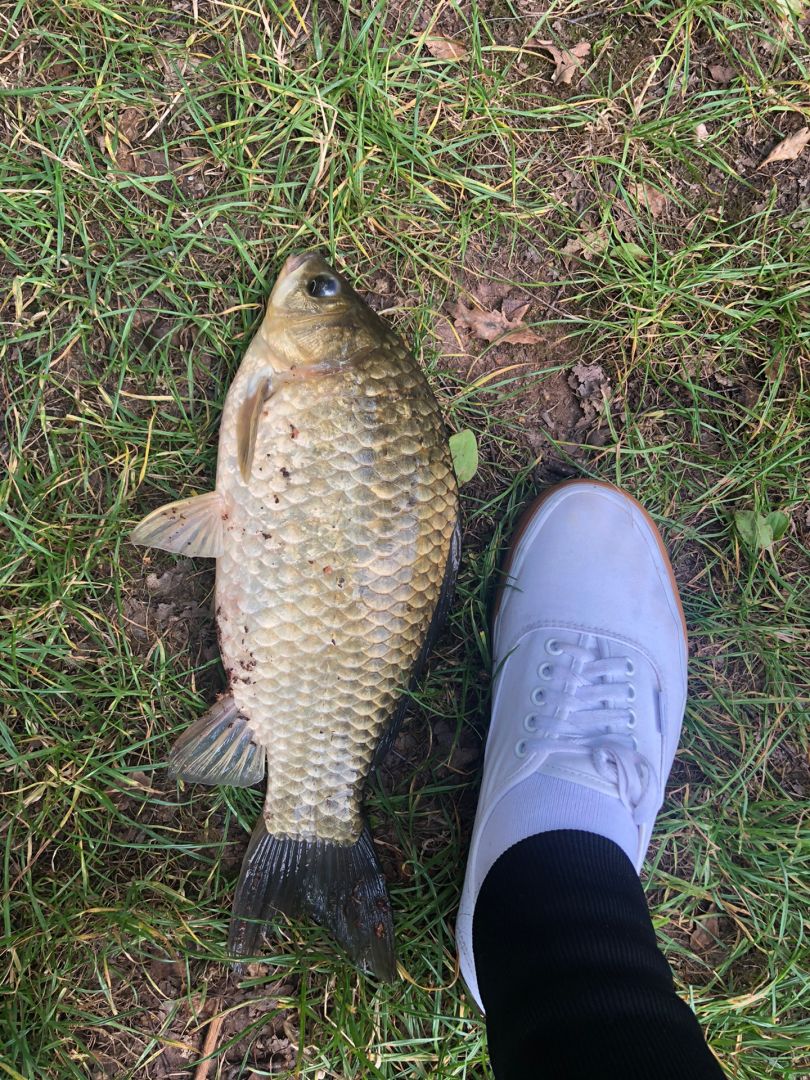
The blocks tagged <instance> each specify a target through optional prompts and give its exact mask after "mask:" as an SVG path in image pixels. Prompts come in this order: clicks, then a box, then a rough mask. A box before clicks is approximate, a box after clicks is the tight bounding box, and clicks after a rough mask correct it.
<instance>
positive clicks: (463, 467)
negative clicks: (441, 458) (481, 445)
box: [450, 428, 478, 485]
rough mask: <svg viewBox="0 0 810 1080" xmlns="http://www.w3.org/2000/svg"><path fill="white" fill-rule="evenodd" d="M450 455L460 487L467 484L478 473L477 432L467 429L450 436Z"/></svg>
mask: <svg viewBox="0 0 810 1080" xmlns="http://www.w3.org/2000/svg"><path fill="white" fill-rule="evenodd" d="M450 455H451V457H452V458H453V468H454V469H455V471H456V479H457V480H458V482H459V485H461V484H466V483H467V482H468V481H469V480H472V478H473V477H474V476H475V474H476V473H477V472H478V443H477V441H476V438H475V432H474V431H470V429H469V428H465V429H464V430H463V431H457V432H456V434H455V435H451V436H450Z"/></svg>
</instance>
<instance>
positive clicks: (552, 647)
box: [546, 637, 562, 656]
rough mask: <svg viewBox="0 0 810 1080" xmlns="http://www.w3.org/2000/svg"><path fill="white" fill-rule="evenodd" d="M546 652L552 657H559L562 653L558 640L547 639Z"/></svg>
mask: <svg viewBox="0 0 810 1080" xmlns="http://www.w3.org/2000/svg"><path fill="white" fill-rule="evenodd" d="M546 652H547V653H549V655H550V656H559V655H560V654H561V653H562V649H561V648H560V643H559V641H557V639H556V638H553V637H550V638H546Z"/></svg>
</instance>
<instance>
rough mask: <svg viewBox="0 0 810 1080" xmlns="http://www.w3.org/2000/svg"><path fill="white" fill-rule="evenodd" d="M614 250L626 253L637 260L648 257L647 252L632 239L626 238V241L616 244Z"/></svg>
mask: <svg viewBox="0 0 810 1080" xmlns="http://www.w3.org/2000/svg"><path fill="white" fill-rule="evenodd" d="M616 250H617V251H618V252H619V253H620V254H622V255H627V256H628V257H629V258H630V259H634V260H636V261H638V260H639V259H649V257H650V255H649V252H647V251H645V250H644V248H643V247H641V246H640V245H639V244H636V243H634V242H633V241H632V240H628V241H627V242H626V243H623V244H617V245H616Z"/></svg>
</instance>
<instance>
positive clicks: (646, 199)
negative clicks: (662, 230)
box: [630, 184, 667, 218]
mask: <svg viewBox="0 0 810 1080" xmlns="http://www.w3.org/2000/svg"><path fill="white" fill-rule="evenodd" d="M630 194H631V195H632V196H633V198H634V199H635V200H636V202H637V203H638V204H639V206H644V207H646V208H647V210H649V211H650V216H651V217H654V218H657V217H660V216H661V214H662V213H663V212H664V209H665V208H666V205H667V197H666V195H664V194H663V193H662V192H660V191H658V190H656V188H654V187H650V185H649V184H631V185H630Z"/></svg>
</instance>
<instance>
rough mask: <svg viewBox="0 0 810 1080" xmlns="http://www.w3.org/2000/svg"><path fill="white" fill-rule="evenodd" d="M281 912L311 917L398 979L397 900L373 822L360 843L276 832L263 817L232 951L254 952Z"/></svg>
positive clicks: (362, 962) (240, 893) (357, 957)
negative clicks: (270, 921)
mask: <svg viewBox="0 0 810 1080" xmlns="http://www.w3.org/2000/svg"><path fill="white" fill-rule="evenodd" d="M275 912H283V913H284V914H285V915H289V916H291V917H295V916H298V915H302V914H305V915H308V916H309V917H310V918H312V919H314V921H315V922H317V923H319V924H320V925H322V926H324V927H325V928H326V929H327V930H329V931H330V933H331V934H332V935H333V936H334V937H335V939H336V940H337V941H338V942H339V943H340V944H341V945H342V946H343V947H344V948H345V949H346V951H347V952H348V954H349V956H350V957H351V958H352V960H353V961H354V962H355V963H356V964H357V965H358V966H359V967H360V968H362V969H363V970H364V971H367V972H370V973H371V974H373V975H376V976H377V977H378V978H380V979H384V980H385V981H386V982H391V981H392V980H393V979H394V976H395V975H396V958H395V955H394V923H393V918H392V915H391V901H390V900H389V898H388V890H387V889H386V886H385V878H384V877H383V873H382V870H381V869H380V864H379V862H378V861H377V855H376V853H375V851H374V843H373V841H372V839H371V833H370V832H369V830H368V828H367V827H365V828H364V829H363V832H362V834H361V836H360V839H359V840H358V841H357V843H356V844H333V843H329V842H328V841H326V840H291V839H287V838H285V837H281V836H273V835H272V833H269V832H268V831H267V828H266V827H265V824H264V819H263V818H259V820H258V822H257V824H256V828H255V829H254V830H253V835H252V836H251V838H250V843H249V845H248V849H247V852H246V853H245V858H244V861H243V863H242V872H241V874H240V875H239V883H238V884H237V886H236V897H235V899H234V903H233V914H232V916H231V928H230V934H229V937H228V948H229V950H230V952H231V955H232V956H234V957H237V958H238V957H243V956H248V955H251V954H254V953H255V952H256V945H257V944H258V940H259V931H260V930H261V923H262V922H263V921H266V920H267V919H269V918H270V917H271V916H272V915H273V914H274V913H275Z"/></svg>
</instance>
